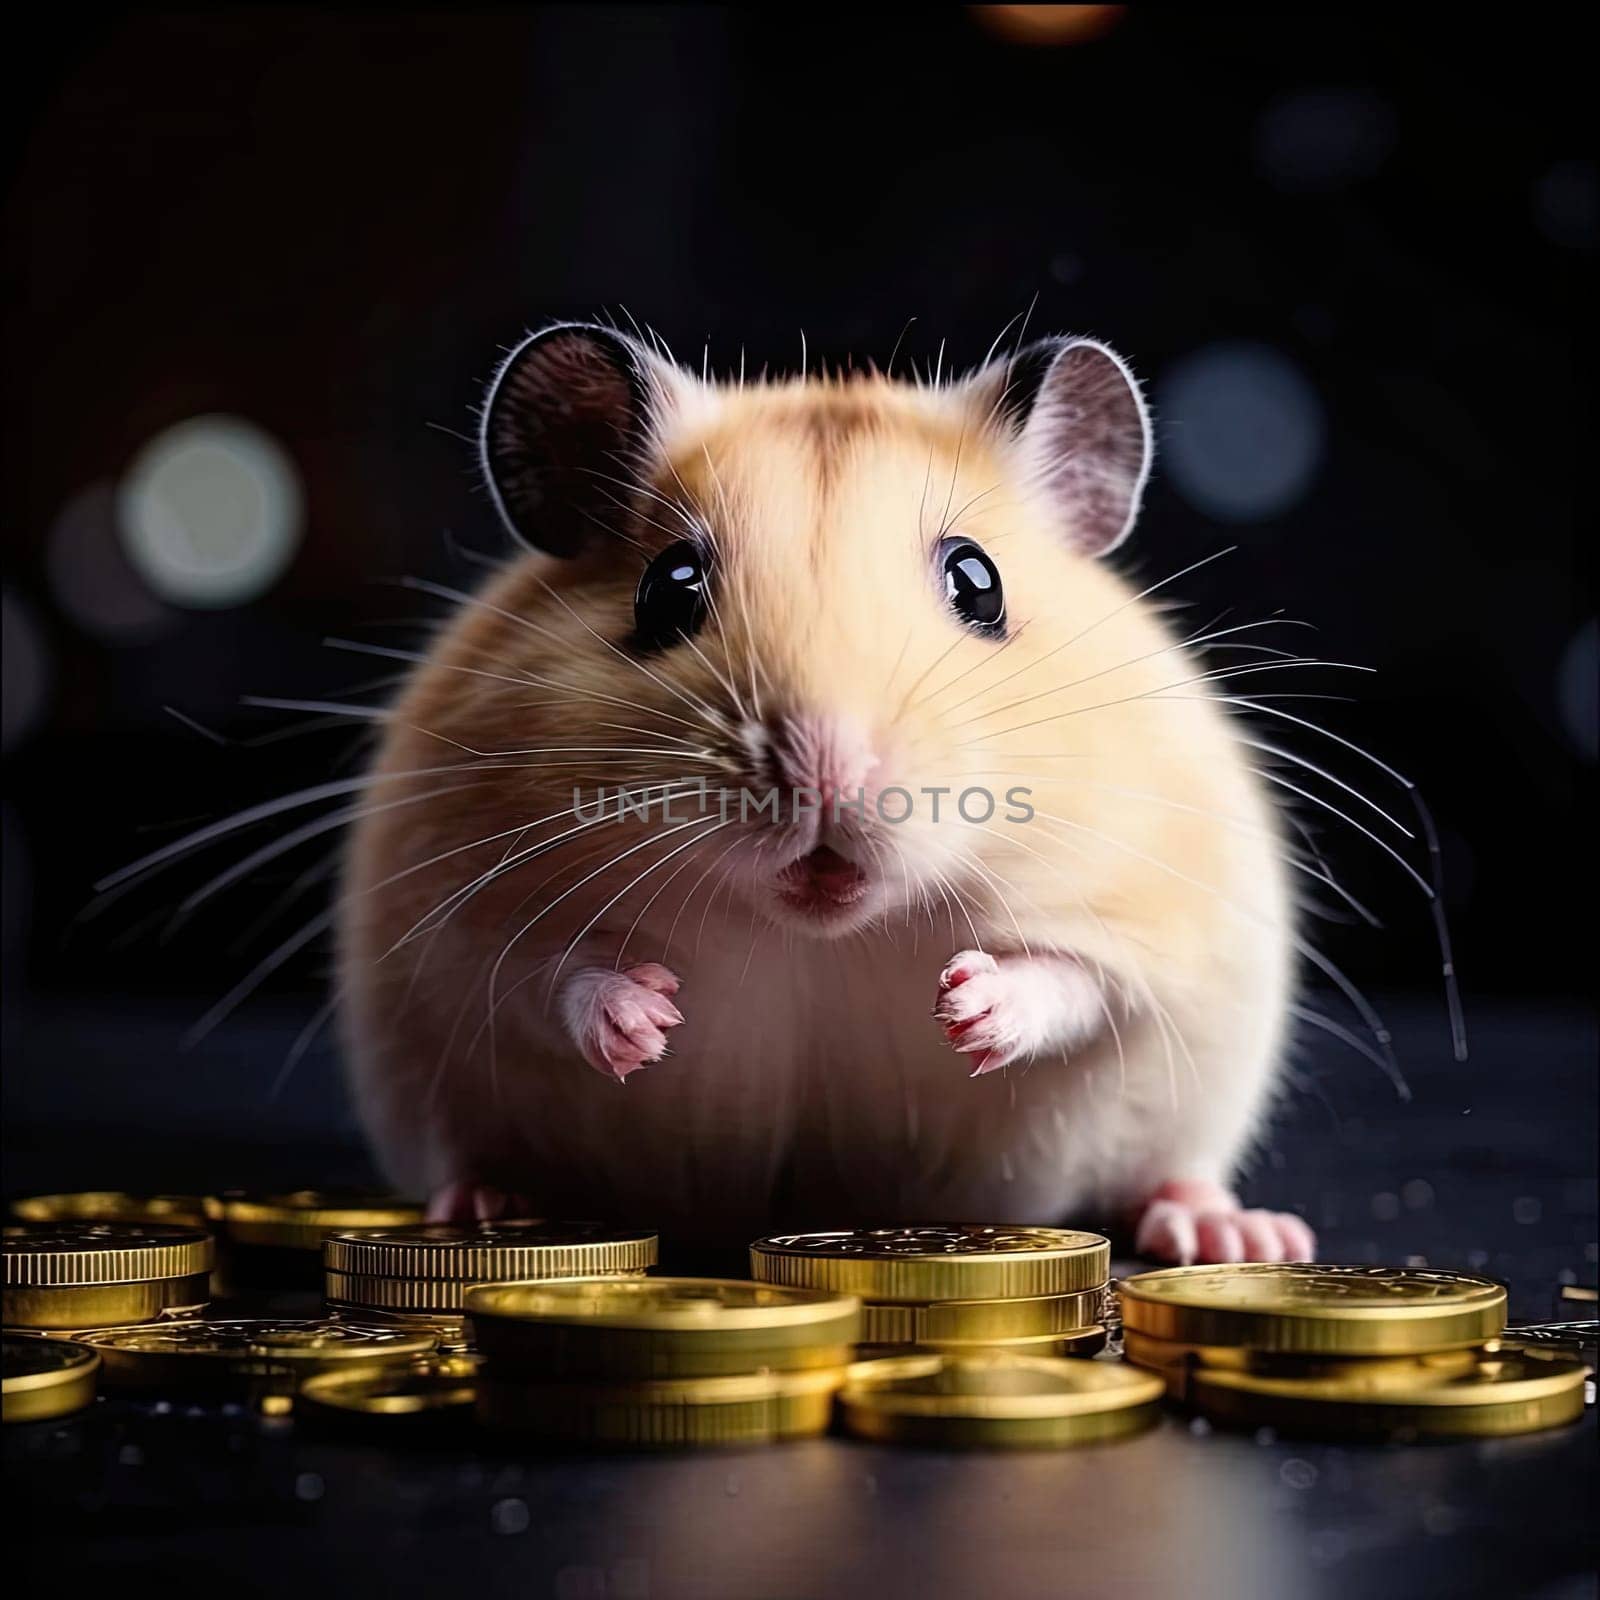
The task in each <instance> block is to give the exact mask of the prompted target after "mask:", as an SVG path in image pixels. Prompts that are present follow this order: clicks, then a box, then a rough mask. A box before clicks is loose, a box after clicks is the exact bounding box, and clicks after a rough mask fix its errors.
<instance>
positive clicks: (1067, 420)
mask: <svg viewBox="0 0 1600 1600" xmlns="http://www.w3.org/2000/svg"><path fill="white" fill-rule="evenodd" d="M972 387H973V391H974V395H975V397H976V398H977V399H978V401H979V402H980V403H981V404H984V405H986V406H987V407H988V408H989V410H990V414H991V416H992V417H993V418H994V419H995V421H996V422H997V423H998V424H999V425H1001V426H1003V427H1005V428H1007V429H1008V430H1009V431H1010V432H1011V433H1012V434H1013V435H1014V436H1015V438H1016V440H1017V443H1018V445H1019V447H1020V449H1021V450H1022V452H1023V455H1024V459H1025V461H1026V463H1027V470H1028V471H1029V473H1030V475H1031V476H1032V477H1033V478H1034V480H1035V482H1037V483H1038V484H1039V485H1040V486H1041V487H1042V489H1043V490H1044V493H1045V496H1046V498H1047V499H1049V500H1050V501H1051V502H1052V503H1053V504H1054V505H1055V507H1056V509H1057V511H1058V512H1059V513H1060V516H1061V520H1062V525H1063V527H1064V528H1065V530H1066V533H1067V536H1068V538H1069V539H1070V540H1071V542H1072V544H1073V545H1074V546H1075V547H1076V548H1077V549H1079V550H1082V551H1083V552H1084V553H1085V554H1087V555H1095V556H1098V555H1104V554H1105V553H1106V551H1108V550H1114V549H1116V547H1117V546H1118V545H1119V544H1121V543H1122V541H1123V540H1124V539H1125V538H1127V536H1128V532H1129V530H1130V529H1131V528H1132V527H1133V523H1134V518H1135V517H1137V516H1138V514H1139V501H1140V498H1141V497H1142V496H1143V494H1144V486H1145V484H1146V482H1148V481H1149V477H1150V460H1151V454H1152V439H1151V432H1150V412H1149V409H1148V407H1147V406H1146V405H1145V403H1144V396H1143V395H1142V394H1140V392H1139V382H1138V379H1136V378H1135V377H1134V375H1133V374H1132V373H1131V372H1130V371H1129V370H1128V364H1127V363H1126V362H1125V361H1124V360H1123V359H1122V357H1121V356H1119V355H1118V354H1117V353H1116V351H1115V350H1113V349H1111V348H1110V347H1109V346H1108V345H1103V344H1101V343H1100V342H1099V341H1098V340H1096V339H1081V338H1056V339H1040V340H1037V341H1036V342H1035V343H1033V344H1030V345H1027V346H1025V347H1024V348H1023V349H1021V350H1019V351H1018V352H1017V354H1016V355H1014V356H1012V357H1010V358H1009V359H1007V360H1002V361H995V362H992V363H990V365H988V366H987V367H985V368H984V369H983V370H982V371H981V372H979V373H978V374H977V375H976V377H975V378H974V379H973V380H972Z"/></svg>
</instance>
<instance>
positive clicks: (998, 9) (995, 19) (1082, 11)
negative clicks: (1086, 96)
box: [972, 6, 1126, 44]
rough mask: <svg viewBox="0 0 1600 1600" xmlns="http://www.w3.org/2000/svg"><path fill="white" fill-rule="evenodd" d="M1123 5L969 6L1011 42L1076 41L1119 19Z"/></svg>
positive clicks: (1074, 42)
mask: <svg viewBox="0 0 1600 1600" xmlns="http://www.w3.org/2000/svg"><path fill="white" fill-rule="evenodd" d="M1125 9H1126V8H1125V7H1123V6H973V8H972V10H973V12H974V13H975V14H976V16H977V18H978V20H979V21H980V22H981V23H983V24H984V25H985V26H986V27H987V28H988V29H989V30H990V31H991V32H992V33H997V34H999V35H1000V37H1001V38H1002V39H1009V40H1011V42H1012V43H1013V44H1078V43H1080V42H1081V41H1083V40H1085V39H1097V38H1099V36H1100V35H1101V34H1102V33H1105V32H1106V31H1107V30H1108V29H1109V28H1112V27H1114V26H1115V25H1116V23H1117V22H1118V21H1119V20H1120V19H1121V17H1122V13H1123V11H1124V10H1125Z"/></svg>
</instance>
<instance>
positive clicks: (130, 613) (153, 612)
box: [45, 483, 173, 642]
mask: <svg viewBox="0 0 1600 1600" xmlns="http://www.w3.org/2000/svg"><path fill="white" fill-rule="evenodd" d="M45 570H46V572H47V573H48V575H49V578H50V587H51V590H52V591H53V592H54V594H55V597H56V603H57V604H58V605H59V606H60V607H61V609H62V610H63V611H64V612H65V613H66V614H67V615H68V616H69V617H71V618H72V620H73V621H74V622H76V623H77V624H78V625H79V626H80V627H81V628H83V629H84V631H85V632H87V633H92V634H95V635H97V636H99V637H100V638H103V639H111V640H115V641H118V642H132V641H134V640H138V639H148V638H150V637H151V636H152V635H154V634H156V633H159V632H160V631H161V629H162V628H163V627H164V626H166V625H167V624H168V623H170V622H171V621H172V616H173V614H172V613H171V612H170V611H169V610H168V609H167V608H166V607H165V606H164V605H162V603H161V602H160V601H159V600H157V599H156V597H155V596H154V595H153V594H151V593H150V591H149V589H148V588H146V587H145V584H144V582H143V580H142V579H141V578H140V576H139V574H138V573H137V572H135V571H134V569H133V567H132V566H131V565H129V562H128V557H127V554H126V552H125V551H124V550H123V548H122V545H121V544H120V543H119V542H118V539H117V492H116V489H115V487H114V486H113V485H112V484H110V483H92V484H90V485H89V487H88V488H87V489H80V490H79V491H78V493H77V494H75V495H73V497H72V498H71V499H70V500H69V501H67V503H66V505H64V506H63V507H62V508H61V513H60V515H59V516H57V518H56V520H55V523H54V524H53V525H52V527H51V529H50V538H49V541H48V543H47V544H46V546H45Z"/></svg>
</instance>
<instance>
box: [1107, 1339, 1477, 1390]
mask: <svg viewBox="0 0 1600 1600" xmlns="http://www.w3.org/2000/svg"><path fill="white" fill-rule="evenodd" d="M1122 1351H1123V1355H1124V1356H1125V1357H1126V1359H1127V1360H1129V1361H1131V1362H1133V1364H1134V1365H1135V1366H1140V1367H1145V1368H1148V1369H1149V1370H1150V1371H1151V1372H1158V1373H1160V1374H1161V1375H1162V1377H1163V1378H1165V1379H1166V1382H1167V1389H1168V1391H1169V1393H1171V1394H1172V1395H1173V1396H1174V1397H1175V1398H1177V1399H1184V1398H1186V1397H1187V1395H1188V1392H1189V1379H1190V1376H1191V1374H1192V1373H1194V1372H1195V1371H1196V1370H1197V1369H1198V1368H1202V1367H1203V1368H1206V1369H1208V1370H1211V1371H1226V1372H1251V1373H1255V1374H1257V1375H1259V1376H1261V1377H1265V1378H1328V1379H1337V1378H1341V1377H1345V1376H1348V1375H1349V1374H1352V1373H1359V1375H1360V1379H1361V1381H1362V1382H1363V1383H1366V1384H1383V1383H1393V1384H1398V1385H1402V1386H1403V1385H1408V1384H1409V1385H1414V1384H1416V1383H1417V1382H1418V1380H1419V1379H1422V1378H1425V1377H1429V1376H1451V1375H1453V1374H1457V1373H1463V1372H1469V1371H1471V1370H1472V1368H1473V1366H1474V1365H1475V1364H1476V1362H1477V1360H1478V1358H1479V1357H1480V1355H1482V1354H1483V1347H1481V1346H1478V1347H1473V1348H1470V1349H1465V1350H1434V1351H1425V1352H1423V1353H1421V1354H1418V1355H1405V1356H1301V1355H1285V1354H1283V1353H1282V1352H1281V1351H1273V1350H1251V1349H1248V1348H1246V1347H1245V1346H1243V1345H1195V1344H1179V1343H1177V1342H1175V1341H1174V1340H1170V1339H1151V1338H1148V1337H1146V1336H1145V1335H1144V1334H1142V1333H1137V1332H1135V1331H1134V1330H1133V1329H1131V1328H1129V1329H1124V1330H1123V1335H1122Z"/></svg>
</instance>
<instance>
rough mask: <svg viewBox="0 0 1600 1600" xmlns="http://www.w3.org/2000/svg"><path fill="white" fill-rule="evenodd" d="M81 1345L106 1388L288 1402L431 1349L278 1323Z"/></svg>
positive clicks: (183, 1327)
mask: <svg viewBox="0 0 1600 1600" xmlns="http://www.w3.org/2000/svg"><path fill="white" fill-rule="evenodd" d="M79 1340H80V1342H81V1343H82V1344H83V1345H85V1346H86V1347H87V1348H89V1349H90V1350H92V1351H93V1352H94V1353H95V1354H96V1355H98V1356H99V1358H100V1362H101V1367H102V1377H103V1380H104V1382H105V1385H106V1387H107V1388H111V1389H122V1390H131V1391H134V1392H136V1393H148V1394H163V1395H165V1394H178V1395H183V1394H201V1395H206V1396H210V1397H214V1398H215V1397H230V1396H231V1397H236V1398H246V1399H250V1400H253V1401H257V1402H260V1401H262V1400H263V1399H269V1398H270V1399H278V1400H282V1401H284V1402H286V1403H287V1401H288V1400H289V1399H290V1397H292V1396H293V1395H294V1393H295V1392H296V1391H297V1390H298V1389H299V1387H300V1385H301V1384H302V1383H304V1382H305V1381H306V1380H307V1379H309V1378H311V1377H314V1376H316V1375H318V1374H321V1373H326V1372H347V1373H348V1372H366V1371H372V1370H377V1369H384V1368H387V1367H388V1366H389V1365H390V1364H400V1365H409V1364H410V1363H412V1362H415V1361H417V1360H419V1359H421V1358H424V1357H427V1356H428V1355H430V1354H431V1353H432V1351H433V1348H434V1341H433V1338H432V1336H431V1335H430V1334H427V1333H422V1332H413V1331H407V1330H404V1329H399V1328H358V1327H351V1326H349V1325H347V1324H343V1323H337V1322H331V1321H327V1320H302V1319H281V1318H252V1319H248V1320H231V1321H216V1322H211V1321H191V1322H165V1323H152V1324H150V1325H148V1326H146V1327H142V1328H105V1329H101V1330H99V1331H98V1332H90V1333H84V1334H80V1335H79ZM268 1409H282V1408H281V1407H280V1408H273V1407H268Z"/></svg>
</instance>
